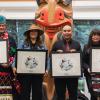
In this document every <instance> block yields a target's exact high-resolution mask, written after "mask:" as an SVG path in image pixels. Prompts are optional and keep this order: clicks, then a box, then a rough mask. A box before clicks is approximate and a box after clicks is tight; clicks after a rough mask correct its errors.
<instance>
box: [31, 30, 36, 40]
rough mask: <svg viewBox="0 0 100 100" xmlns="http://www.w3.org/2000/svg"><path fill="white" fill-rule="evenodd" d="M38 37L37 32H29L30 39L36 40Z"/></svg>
mask: <svg viewBox="0 0 100 100" xmlns="http://www.w3.org/2000/svg"><path fill="white" fill-rule="evenodd" d="M37 36H38V32H37V31H31V32H30V38H31V39H36V38H37Z"/></svg>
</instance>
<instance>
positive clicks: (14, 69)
mask: <svg viewBox="0 0 100 100" xmlns="http://www.w3.org/2000/svg"><path fill="white" fill-rule="evenodd" d="M22 48H23V43H20V44H19V45H18V47H17V49H22ZM15 62H16V56H15V58H14V61H13V63H12V65H11V67H12V71H13V74H14V75H16V72H17V69H16V66H15Z"/></svg>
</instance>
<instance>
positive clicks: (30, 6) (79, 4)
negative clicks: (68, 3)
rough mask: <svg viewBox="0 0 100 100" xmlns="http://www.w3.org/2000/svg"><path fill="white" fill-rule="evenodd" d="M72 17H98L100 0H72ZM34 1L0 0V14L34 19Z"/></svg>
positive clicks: (35, 6) (15, 17) (35, 5)
mask: <svg viewBox="0 0 100 100" xmlns="http://www.w3.org/2000/svg"><path fill="white" fill-rule="evenodd" d="M72 6H73V18H74V19H93V20H95V19H100V0H72ZM36 9H37V3H36V2H35V1H24V2H16V1H14V2H12V1H10V2H7V1H6V2H3V1H2V2H0V14H1V15H4V16H6V17H7V19H34V12H35V10H36Z"/></svg>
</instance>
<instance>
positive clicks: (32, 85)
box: [13, 24, 45, 100]
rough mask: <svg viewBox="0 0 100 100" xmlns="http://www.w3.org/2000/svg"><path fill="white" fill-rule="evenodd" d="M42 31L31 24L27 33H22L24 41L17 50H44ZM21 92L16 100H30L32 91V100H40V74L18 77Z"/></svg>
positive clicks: (14, 70) (14, 71) (14, 69)
mask: <svg viewBox="0 0 100 100" xmlns="http://www.w3.org/2000/svg"><path fill="white" fill-rule="evenodd" d="M43 33H44V32H43V30H42V29H41V28H40V27H38V26H37V25H35V24H32V25H31V26H30V28H29V30H28V31H26V32H25V33H24V36H25V40H24V42H23V43H22V44H21V45H19V47H18V48H19V49H29V50H45V46H44V45H43V42H42V40H41V36H42V35H43ZM13 73H14V74H16V68H15V67H13ZM18 79H19V81H20V83H21V84H22V87H23V90H22V92H21V94H20V95H19V96H16V98H17V99H16V100H30V92H31V89H32V100H42V82H43V75H40V74H22V75H18Z"/></svg>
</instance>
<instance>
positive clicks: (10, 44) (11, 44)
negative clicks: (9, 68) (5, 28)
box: [0, 32, 16, 65]
mask: <svg viewBox="0 0 100 100" xmlns="http://www.w3.org/2000/svg"><path fill="white" fill-rule="evenodd" d="M9 38H10V39H9ZM0 39H3V40H8V52H9V64H10V65H11V64H12V63H13V60H14V55H15V53H16V44H15V43H14V42H15V41H14V40H13V39H11V37H9V36H8V33H7V32H6V33H4V34H2V35H1V36H0Z"/></svg>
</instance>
